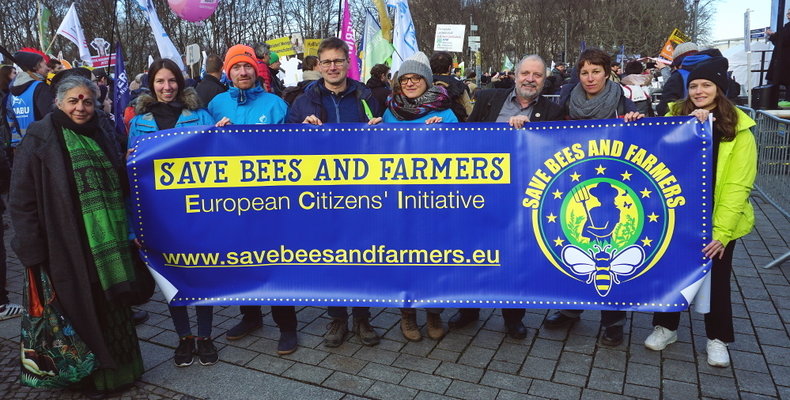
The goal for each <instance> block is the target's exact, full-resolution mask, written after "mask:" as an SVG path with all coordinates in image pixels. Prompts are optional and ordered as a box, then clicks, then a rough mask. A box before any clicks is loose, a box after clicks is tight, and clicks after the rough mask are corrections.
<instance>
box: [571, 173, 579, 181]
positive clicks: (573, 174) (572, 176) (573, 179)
mask: <svg viewBox="0 0 790 400" xmlns="http://www.w3.org/2000/svg"><path fill="white" fill-rule="evenodd" d="M579 178H581V175H579V174H578V173H577V172H576V171H573V173H572V174H571V182H578V181H579Z"/></svg>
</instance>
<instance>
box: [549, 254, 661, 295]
mask: <svg viewBox="0 0 790 400" xmlns="http://www.w3.org/2000/svg"><path fill="white" fill-rule="evenodd" d="M593 247H594V248H595V250H593V249H590V250H589V252H590V253H589V254H587V253H585V252H584V250H582V249H580V248H578V247H576V246H573V245H568V246H565V248H563V249H562V254H561V256H562V261H563V262H564V263H565V265H567V266H568V267H570V269H571V271H572V272H573V273H574V274H576V275H582V276H583V275H587V284H590V283H592V282H593V281H595V290H596V291H597V292H598V295H599V296H601V297H606V295H607V294H609V290H611V289H612V281H614V283H616V284H620V280H619V279H617V277H618V276H628V275H631V274H633V273H634V271H636V269H637V268H639V267H640V266H641V264H642V262H643V261H644V260H645V251H644V250H642V248H641V247H639V246H637V245H632V246H628V247H626V248H625V249H623V250H622V251H620V252H618V251H617V250H612V251H611V253H610V252H609V248H611V247H612V246H611V245H606V246H605V247H604V248H603V249H602V248H601V246H598V245H594V246H593Z"/></svg>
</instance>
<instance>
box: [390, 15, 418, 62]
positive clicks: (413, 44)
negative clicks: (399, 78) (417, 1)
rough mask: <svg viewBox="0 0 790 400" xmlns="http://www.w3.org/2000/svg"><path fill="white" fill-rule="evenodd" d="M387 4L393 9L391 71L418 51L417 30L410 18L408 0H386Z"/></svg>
mask: <svg viewBox="0 0 790 400" xmlns="http://www.w3.org/2000/svg"><path fill="white" fill-rule="evenodd" d="M387 6H388V7H391V8H394V9H395V26H394V27H393V29H392V45H393V46H394V47H395V52H394V53H392V66H391V68H392V71H397V70H398V68H400V65H401V64H402V63H403V61H404V60H406V59H407V58H409V57H411V55H412V54H414V53H416V52H418V51H419V50H418V49H417V32H416V31H415V30H414V22H413V21H412V19H411V11H409V3H408V0H387Z"/></svg>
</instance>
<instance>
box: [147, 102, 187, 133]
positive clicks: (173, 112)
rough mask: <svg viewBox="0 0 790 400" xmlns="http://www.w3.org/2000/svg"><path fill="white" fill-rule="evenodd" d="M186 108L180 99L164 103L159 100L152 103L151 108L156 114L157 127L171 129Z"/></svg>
mask: <svg viewBox="0 0 790 400" xmlns="http://www.w3.org/2000/svg"><path fill="white" fill-rule="evenodd" d="M183 109H184V104H183V103H181V102H178V101H171V102H169V103H162V102H159V101H157V102H156V103H154V104H151V107H150V108H149V110H151V114H153V115H154V121H156V127H157V128H159V130H164V129H170V128H175V127H176V122H178V117H180V116H181V110H183Z"/></svg>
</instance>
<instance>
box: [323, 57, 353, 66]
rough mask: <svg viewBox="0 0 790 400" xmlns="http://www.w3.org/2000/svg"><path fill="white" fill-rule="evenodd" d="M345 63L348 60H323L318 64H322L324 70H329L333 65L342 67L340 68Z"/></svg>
mask: <svg viewBox="0 0 790 400" xmlns="http://www.w3.org/2000/svg"><path fill="white" fill-rule="evenodd" d="M345 63H346V59H345V58H338V59H335V60H321V61H319V62H318V64H321V66H322V67H324V68H329V67H330V66H332V65H335V66H338V67H340V66H342V65H343V64H345Z"/></svg>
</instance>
